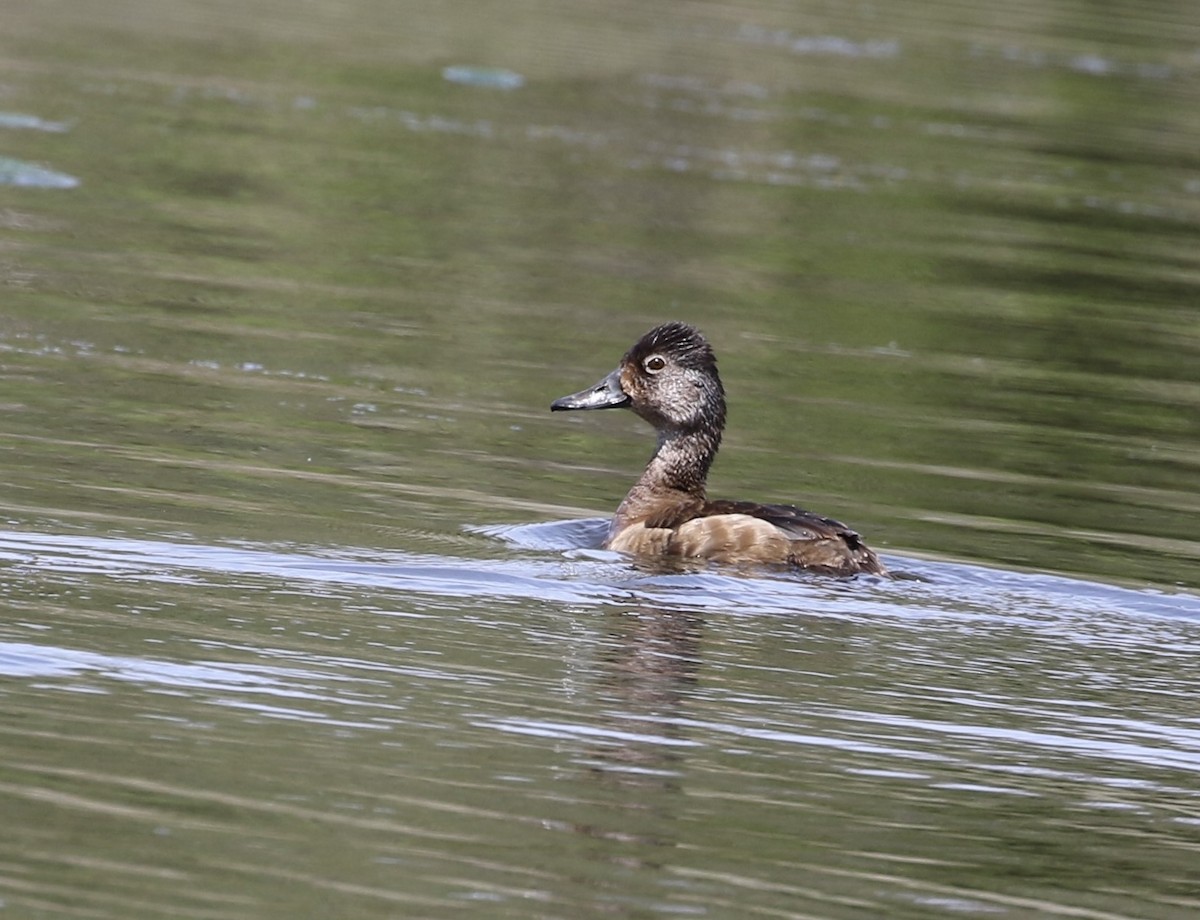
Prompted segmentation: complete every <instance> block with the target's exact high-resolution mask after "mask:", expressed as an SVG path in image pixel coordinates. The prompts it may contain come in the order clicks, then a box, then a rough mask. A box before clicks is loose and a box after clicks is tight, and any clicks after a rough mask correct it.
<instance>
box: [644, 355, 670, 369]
mask: <svg viewBox="0 0 1200 920" xmlns="http://www.w3.org/2000/svg"><path fill="white" fill-rule="evenodd" d="M642 366H643V367H644V368H646V370H647V372H649V373H651V374H657V373H658V372H659V371H661V370H662V369H663V368H664V367H666V366H667V359H666V358H664V357H663V356H662V355H651V356H650V357H649V358H647V359H646V362H645V363H644V364H643V365H642Z"/></svg>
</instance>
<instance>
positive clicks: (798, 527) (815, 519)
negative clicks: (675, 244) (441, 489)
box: [550, 322, 887, 576]
mask: <svg viewBox="0 0 1200 920" xmlns="http://www.w3.org/2000/svg"><path fill="white" fill-rule="evenodd" d="M591 409H631V410H632V411H633V412H634V414H636V415H638V416H639V417H641V418H642V419H644V420H645V421H647V422H649V423H650V425H652V426H653V427H654V430H655V432H656V433H657V435H658V445H657V447H656V448H655V451H654V455H653V456H652V457H651V458H650V462H649V463H648V464H647V465H646V469H645V470H644V471H643V472H642V475H641V477H640V478H639V479H638V481H637V482H636V483H634V485H633V488H631V489H630V490H629V493H628V494H627V495H626V496H625V498H624V500H623V501H622V502H621V504H620V505H619V506H618V508H617V511H616V514H615V515H614V516H613V519H612V522H611V524H610V525H609V529H608V536H607V538H606V539H605V541H604V548H605V549H609V550H614V551H617V552H620V553H626V554H631V555H635V556H659V557H672V556H673V557H685V558H695V559H705V560H711V561H713V562H716V563H732V564H779V565H786V566H788V567H791V568H795V569H803V570H807V571H811V572H816V573H821V574H829V575H839V576H848V575H855V574H858V573H870V574H876V575H886V574H887V570H886V569H885V568H884V566H883V564H882V563H881V562H880V561H879V557H878V555H876V553H875V552H874V550H872V549H871V548H870V547H868V546H867V545H866V543H864V542H863V540H862V538H861V537H860V536H859V535H858V534H857V533H856V532H855V531H853V530H851V529H850V528H849V527H847V526H846V525H845V524H842V523H841V522H840V521H835V520H833V519H832V518H827V517H822V516H821V515H819V514H814V513H813V512H811V511H805V510H803V509H802V508H798V507H796V506H794V505H772V504H760V503H758V502H752V501H729V500H717V501H713V500H710V499H709V498H708V495H707V491H706V486H707V481H708V472H709V469H710V468H711V467H712V464H713V460H714V459H715V458H716V456H717V450H718V448H719V447H720V446H721V435H722V433H723V432H724V430H725V414H726V407H725V389H724V387H723V386H722V385H721V376H720V374H718V373H717V358H716V355H715V354H714V352H713V349H712V346H711V345H710V344H709V343H708V340H707V339H706V338H705V337H704V336H703V335H702V334H701V333H700V331H699V330H698V329H696V328H695V327H694V326H691V325H689V324H687V323H682V322H669V323H663V324H662V325H660V326H656V327H655V328H653V329H651V330H650V331H649V332H647V333H646V334H645V335H644V336H642V337H641V338H640V339H638V341H637V342H636V343H635V344H634V345H633V347H632V348H630V349H629V351H627V352H626V353H625V356H624V357H623V358H622V359H621V362H620V364H618V365H617V367H616V369H615V370H613V371H612V372H611V373H610V374H608V375H607V376H605V377H604V378H603V379H601V380H600V381H599V382H598V383H596V384H594V385H593V386H590V387H588V388H587V389H584V390H580V391H579V392H578V393H572V394H571V395H570V396H563V397H560V398H559V399H556V400H554V402H553V403H551V405H550V411H551V412H566V411H573V410H591Z"/></svg>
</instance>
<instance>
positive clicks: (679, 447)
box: [613, 430, 721, 528]
mask: <svg viewBox="0 0 1200 920" xmlns="http://www.w3.org/2000/svg"><path fill="white" fill-rule="evenodd" d="M720 445H721V434H720V432H713V431H703V430H696V431H662V432H659V437H658V449H657V450H656V451H655V452H654V456H653V457H651V458H650V462H649V463H648V464H646V469H645V470H644V471H643V472H642V475H641V478H640V479H638V481H637V482H636V483H635V484H634V486H633V488H632V489H630V490H629V494H628V495H626V496H625V500H624V501H623V502H621V506H620V507H619V508H618V509H617V514H616V517H615V518H614V520H613V526H614V528H619V527H622V526H625V525H626V524H631V523H635V522H636V521H639V520H643V519H644V518H645V517H646V515H647V514H648V513H650V512H651V511H652V510H655V509H657V508H660V507H662V505H663V503H664V500H665V501H668V502H671V501H680V500H682V499H687V500H688V501H687V503H689V504H690V503H693V502H700V503H703V502H704V501H705V500H706V499H705V492H704V487H705V483H706V482H707V480H708V470H709V468H710V467H711V466H712V462H713V458H715V457H716V455H717V448H718V447H720Z"/></svg>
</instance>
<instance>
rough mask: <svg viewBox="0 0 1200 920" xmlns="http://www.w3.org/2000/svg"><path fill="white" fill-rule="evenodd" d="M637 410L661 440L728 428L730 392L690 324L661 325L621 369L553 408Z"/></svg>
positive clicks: (639, 343)
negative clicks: (672, 436) (726, 392)
mask: <svg viewBox="0 0 1200 920" xmlns="http://www.w3.org/2000/svg"><path fill="white" fill-rule="evenodd" d="M620 408H629V409H632V410H633V411H634V412H635V413H637V414H638V415H639V416H641V417H642V418H644V419H645V420H646V421H647V422H649V423H650V424H651V425H653V426H654V427H655V429H656V430H658V432H659V433H660V435H664V436H670V435H672V434H682V433H688V432H693V431H708V432H710V433H712V434H715V435H716V436H717V438H719V437H720V432H721V429H722V428H724V426H725V390H724V388H723V387H722V386H721V377H720V375H719V374H718V373H717V359H716V356H715V355H714V354H713V350H712V347H711V346H710V345H709V344H708V342H707V340H706V339H705V338H704V336H703V335H701V334H700V332H699V331H698V330H696V329H695V328H694V327H692V326H689V325H687V324H686V323H664V324H663V325H661V326H656V327H655V328H654V329H651V330H650V331H649V332H647V333H646V334H645V335H644V336H642V337H641V338H640V339H638V341H637V342H636V343H635V344H634V346H633V347H632V348H631V349H629V351H627V352H626V353H625V357H623V358H622V359H621V363H620V364H619V365H617V368H616V370H614V371H613V372H612V373H610V374H609V375H608V376H606V377H605V378H604V379H602V380H601V381H599V382H598V383H596V384H595V385H593V386H590V387H588V388H587V389H586V390H580V391H579V392H578V393H573V394H572V395H570V396H563V397H562V398H560V399H556V400H554V402H553V403H551V404H550V410H551V411H552V412H563V411H567V410H571V409H620Z"/></svg>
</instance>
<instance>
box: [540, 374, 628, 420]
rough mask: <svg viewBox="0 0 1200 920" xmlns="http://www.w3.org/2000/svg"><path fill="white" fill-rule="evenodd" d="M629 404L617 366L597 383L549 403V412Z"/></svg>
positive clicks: (615, 407) (613, 407) (614, 407)
mask: <svg viewBox="0 0 1200 920" xmlns="http://www.w3.org/2000/svg"><path fill="white" fill-rule="evenodd" d="M628 405H629V397H628V396H626V395H625V391H624V390H622V389H621V369H620V368H617V369H616V370H615V371H613V372H612V373H611V374H609V375H608V376H607V377H605V378H604V379H603V380H601V381H600V382H599V383H597V384H595V385H594V386H590V387H588V388H587V389H586V390H580V391H579V392H578V393H572V394H571V395H570V396H561V397H559V398H558V399H556V400H554V402H552V403H551V404H550V411H551V412H566V411H568V410H570V409H620V408H621V407H622V406H628Z"/></svg>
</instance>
